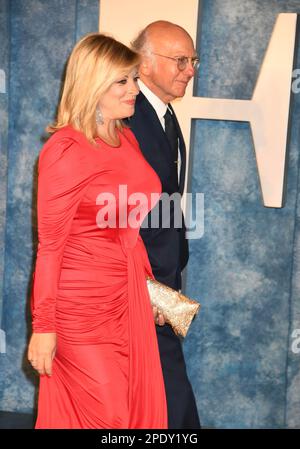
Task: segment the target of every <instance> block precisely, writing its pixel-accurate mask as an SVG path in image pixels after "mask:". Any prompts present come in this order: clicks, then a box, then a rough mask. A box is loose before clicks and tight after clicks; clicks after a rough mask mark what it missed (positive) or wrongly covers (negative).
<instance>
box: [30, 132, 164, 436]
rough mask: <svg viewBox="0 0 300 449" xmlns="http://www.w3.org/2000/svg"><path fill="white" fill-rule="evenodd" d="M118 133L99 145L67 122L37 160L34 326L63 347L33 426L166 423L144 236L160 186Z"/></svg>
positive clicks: (44, 380)
mask: <svg viewBox="0 0 300 449" xmlns="http://www.w3.org/2000/svg"><path fill="white" fill-rule="evenodd" d="M119 136H120V140H121V145H120V147H117V148H114V147H110V146H109V145H107V144H106V143H104V142H103V141H100V140H99V141H98V143H99V147H94V146H93V145H91V144H90V143H89V142H88V141H87V139H86V138H85V136H84V135H83V134H82V133H80V132H78V131H75V130H74V129H73V128H72V127H69V126H68V127H66V128H63V129H61V130H59V131H57V132H56V133H55V134H54V135H52V137H51V138H50V139H49V140H48V142H47V143H46V145H45V146H44V148H43V150H42V152H41V155H40V159H39V187H38V230H39V246H38V253H37V261H36V269H35V280H34V288H33V295H32V315H33V330H34V331H35V332H56V333H57V351H56V355H55V358H54V361H53V374H52V376H51V377H47V376H41V377H40V389H39V403H38V417H37V422H36V428H68V429H70V428H85V429H86V428H97V429H100V428H109V429H113V428H124V429H125V428H129V429H130V428H131V429H134V428H146V429H147V428H166V427H167V409H166V399H165V390H164V383H163V377H162V371H161V365H160V358H159V352H158V345H157V339H156V332H155V325H154V320H153V314H152V308H151V305H150V301H149V295H148V291H147V286H146V280H145V277H146V274H150V275H151V267H150V264H149V260H148V256H147V253H146V250H145V247H144V244H143V241H142V239H141V237H140V236H139V227H140V225H141V222H142V221H143V219H144V217H145V216H146V215H147V213H148V212H149V210H150V209H151V208H152V207H153V206H154V203H153V201H152V204H151V202H150V196H151V193H155V192H156V199H157V198H158V197H159V193H160V190H161V185H160V181H159V179H158V177H157V175H156V174H155V172H154V171H153V170H152V168H151V167H150V165H149V164H148V163H147V162H146V161H145V159H144V157H143V156H142V153H141V151H140V149H139V146H138V143H137V141H136V140H135V137H134V136H133V134H132V132H131V131H130V130H129V129H123V130H122V131H119ZM126 190H127V195H126V194H125V193H126ZM137 192H139V193H138V196H139V197H141V195H142V200H143V198H144V200H145V199H146V201H144V200H143V201H136V198H137V197H136V195H137ZM119 197H120V198H119ZM121 197H122V198H121ZM124 198H125V200H124ZM127 198H129V200H127ZM114 200H115V201H114ZM119 200H120V201H119ZM124 201H125V203H124ZM124 204H125V206H124ZM138 204H139V207H138V208H137V205H138ZM115 206H116V207H115ZM107 222H109V227H107V226H105V225H106V224H107Z"/></svg>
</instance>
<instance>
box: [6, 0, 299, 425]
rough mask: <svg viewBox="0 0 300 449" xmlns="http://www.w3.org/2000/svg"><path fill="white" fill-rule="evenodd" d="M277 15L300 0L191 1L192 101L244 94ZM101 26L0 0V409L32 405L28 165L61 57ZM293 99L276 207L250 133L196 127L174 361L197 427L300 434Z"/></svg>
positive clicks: (39, 5)
mask: <svg viewBox="0 0 300 449" xmlns="http://www.w3.org/2000/svg"><path fill="white" fill-rule="evenodd" d="M100 6H101V5H100ZM280 12H300V0H285V1H283V0H265V1H263V2H262V1H260V0H204V1H202V2H200V9H199V35H198V42H197V45H198V50H199V53H200V56H201V62H202V64H201V68H200V71H199V75H198V76H199V78H198V82H197V94H198V95H202V96H207V97H223V98H239V99H247V98H251V96H252V91H253V88H254V85H255V82H256V79H257V76H258V73H259V69H260V64H261V62H262V59H263V56H264V52H265V50H266V47H267V44H268V41H269V38H270V35H271V32H272V29H273V26H274V23H275V20H276V16H277V14H278V13H280ZM98 17H99V3H98V1H97V0H53V1H51V2H48V1H47V0H26V1H24V0H23V1H22V0H11V1H8V0H0V42H1V44H0V125H1V128H0V242H1V248H0V282H2V284H1V285H0V319H1V329H2V330H3V331H5V335H6V351H5V352H3V353H0V410H7V411H20V412H31V411H32V409H33V408H34V404H35V391H36V388H35V386H36V378H35V377H34V376H33V375H32V371H31V369H30V367H29V366H28V364H27V362H26V357H25V356H26V353H25V351H26V341H27V338H28V335H29V327H28V297H29V291H30V286H31V282H30V279H31V274H32V266H33V262H34V256H35V247H36V216H35V196H36V161H37V157H38V154H39V151H40V147H41V145H42V141H41V138H42V135H43V130H44V127H45V126H46V124H47V123H48V122H49V121H51V119H52V117H53V114H54V112H55V107H56V104H57V99H58V95H59V88H60V81H61V76H62V72H63V69H64V64H65V61H66V58H67V55H68V53H69V51H70V50H71V48H72V47H73V45H74V43H75V41H76V40H77V39H78V38H79V37H80V36H81V35H82V34H85V33H86V32H89V31H96V30H97V29H98ZM299 63H300V59H299V57H298V56H297V61H296V67H298V66H299ZM4 75H5V80H6V83H4V79H3V78H4ZM299 95H300V94H295V95H294V102H293V107H292V111H291V125H292V127H291V138H290V144H289V159H288V183H287V195H286V204H285V207H284V208H282V209H279V210H276V209H270V208H264V207H263V206H262V200H261V193H260V188H259V181H258V176H257V169H256V162H255V157H254V151H253V145H252V138H251V132H250V128H249V125H248V124H247V123H236V122H235V123H233V122H221V121H208V120H197V121H195V123H194V137H193V140H192V151H193V166H192V177H191V189H192V191H193V192H203V193H204V196H205V200H204V201H205V232H204V235H203V237H202V238H201V239H200V240H192V241H191V244H190V247H191V257H190V262H189V266H188V270H187V285H186V291H187V293H188V294H189V295H190V296H192V297H195V298H199V299H200V301H201V302H202V310H201V312H200V314H199V316H198V317H197V319H196V320H195V321H194V323H193V324H192V327H191V329H190V332H189V334H188V337H187V339H186V341H185V343H184V351H185V354H186V359H187V364H188V371H189V375H190V378H191V381H192V384H193V387H194V390H195V394H196V398H197V403H198V407H199V412H200V416H201V420H202V424H203V425H204V426H209V427H217V428H229V427H235V428H237V427H241V428H253V427H254V428H259V427H300V369H299V368H300V354H294V353H293V352H292V351H291V343H292V339H291V336H292V332H293V330H294V329H297V328H299V329H300V301H299V292H300V228H299V226H300V225H299V218H300V217H299V215H300V199H299V191H300V186H298V178H299V176H298V175H299V148H300V139H299V137H300V136H299V118H300V99H299ZM0 335H1V334H0ZM0 348H1V346H0ZM2 349H3V341H2ZM3 350H4V349H3Z"/></svg>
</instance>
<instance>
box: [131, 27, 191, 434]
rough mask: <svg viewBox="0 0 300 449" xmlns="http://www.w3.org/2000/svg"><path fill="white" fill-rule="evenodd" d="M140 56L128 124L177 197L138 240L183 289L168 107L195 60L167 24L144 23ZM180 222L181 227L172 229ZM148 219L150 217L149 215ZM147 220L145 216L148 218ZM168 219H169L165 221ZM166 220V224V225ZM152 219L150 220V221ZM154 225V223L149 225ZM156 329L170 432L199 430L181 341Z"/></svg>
mask: <svg viewBox="0 0 300 449" xmlns="http://www.w3.org/2000/svg"><path fill="white" fill-rule="evenodd" d="M132 46H133V48H134V49H135V50H136V51H137V52H139V53H140V54H141V66H140V71H139V75H140V83H139V84H140V89H141V92H140V94H139V95H138V97H137V100H136V109H135V114H134V115H133V116H132V117H131V118H130V120H129V126H130V128H131V129H132V131H133V132H134V134H135V136H136V138H137V140H138V142H139V144H140V147H141V149H142V152H143V154H144V156H145V158H146V159H147V161H148V162H149V164H150V165H151V166H152V167H153V169H154V170H155V171H156V173H157V174H158V176H159V178H160V180H161V183H162V192H163V193H164V194H168V195H173V194H175V197H176V194H177V202H176V198H175V202H172V201H171V202H170V212H169V214H168V215H169V216H168V217H166V216H165V215H164V214H163V207H164V206H163V202H162V201H160V203H159V204H158V205H157V207H156V208H155V209H154V211H153V212H154V213H155V212H157V211H158V215H159V224H158V227H157V223H156V227H153V226H152V227H151V225H150V222H149V223H148V224H149V225H150V226H148V227H147V226H144V227H142V229H141V236H142V238H143V240H144V243H145V246H146V248H147V251H148V255H149V260H150V263H151V266H152V270H153V274H154V276H155V278H156V279H157V280H158V281H160V282H162V283H164V284H166V285H169V286H170V287H172V288H175V289H177V290H179V289H181V272H182V270H183V268H184V267H185V266H186V264H187V261H188V243H187V240H186V236H185V225H184V220H183V215H182V211H181V206H180V198H181V195H182V193H183V189H184V181H185V169H186V150H185V144H184V140H183V136H182V133H181V131H180V127H179V124H178V121H177V119H176V116H175V113H174V111H173V109H172V106H171V105H170V104H169V103H170V102H171V101H172V100H174V99H175V98H179V97H182V96H183V95H184V94H185V90H186V86H187V84H188V82H189V81H190V79H191V78H192V77H193V76H194V72H195V69H196V68H197V67H196V66H197V65H198V58H197V55H196V52H195V48H194V44H193V41H192V39H191V37H190V36H189V34H188V33H187V32H186V31H185V30H184V29H183V28H181V27H180V26H178V25H175V24H172V23H170V22H166V21H157V22H153V23H151V24H150V25H148V26H147V27H146V28H145V29H144V30H143V31H142V32H141V33H140V34H139V36H138V37H137V38H136V39H135V41H134V42H133V43H132ZM178 210H179V215H180V217H179V218H182V226H181V227H178V226H176V222H178ZM150 215H151V214H150ZM148 218H149V217H148ZM166 218H167V219H166ZM168 220H170V223H167V221H168ZM150 221H151V220H150ZM152 224H153V223H152ZM157 323H158V324H160V325H159V326H156V329H157V336H158V344H159V350H160V357H161V364H162V369H163V375H164V380H165V387H166V395H167V403H168V418H169V428H173V429H188V428H194V429H196V428H199V427H200V423H199V418H198V413H197V408H196V403H195V398H194V394H193V391H192V388H191V385H190V382H189V379H188V377H187V373H186V366H185V361H184V356H183V352H182V347H181V342H180V340H179V338H178V337H177V336H176V335H175V334H174V332H173V330H172V328H171V327H170V326H169V325H167V324H165V325H163V324H164V319H163V316H162V315H159V316H158V319H157Z"/></svg>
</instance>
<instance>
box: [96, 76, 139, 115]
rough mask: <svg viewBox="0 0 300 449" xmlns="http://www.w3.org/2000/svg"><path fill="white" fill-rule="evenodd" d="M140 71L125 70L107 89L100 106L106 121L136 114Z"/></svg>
mask: <svg viewBox="0 0 300 449" xmlns="http://www.w3.org/2000/svg"><path fill="white" fill-rule="evenodd" d="M137 80H138V71H137V69H136V68H135V69H133V70H132V71H131V72H129V73H128V72H127V73H126V72H124V73H121V74H120V77H119V78H118V79H117V80H116V81H115V82H114V83H113V84H112V85H111V86H110V87H109V88H108V89H107V91H106V92H105V93H104V94H103V95H102V97H101V99H100V100H99V103H98V106H99V108H100V110H101V113H102V116H103V119H104V121H107V120H116V119H123V118H126V117H130V116H131V115H133V114H134V105H135V99H136V96H137V94H138V93H139V86H138V83H137Z"/></svg>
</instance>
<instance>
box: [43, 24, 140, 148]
mask: <svg viewBox="0 0 300 449" xmlns="http://www.w3.org/2000/svg"><path fill="white" fill-rule="evenodd" d="M139 61H140V59H139V55H138V54H137V53H136V52H134V51H132V50H131V49H130V48H128V47H126V45H124V44H122V43H121V42H118V41H117V40H115V39H113V38H112V37H110V36H106V35H104V34H100V33H91V34H88V35H86V36H84V37H83V38H82V39H81V40H80V41H79V42H77V44H76V45H75V47H74V49H73V51H72V53H71V55H70V57H69V60H68V63H67V68H66V74H65V81H64V86H63V90H62V95H61V100H60V103H59V107H58V113H57V118H56V121H55V122H54V123H52V124H50V125H48V127H47V128H46V131H47V132H49V133H54V132H55V131H57V130H59V129H61V128H63V127H64V126H67V125H72V127H73V128H74V129H76V130H78V131H81V132H83V133H84V134H85V136H86V137H87V139H88V140H89V141H90V142H91V143H95V140H94V139H95V137H96V130H97V127H96V106H97V103H98V102H99V99H100V97H101V95H102V94H104V93H105V92H106V91H107V89H108V88H109V87H110V86H111V85H112V83H113V82H115V81H116V80H118V78H119V77H120V76H121V75H122V74H123V73H124V72H125V73H126V72H130V71H131V70H133V69H134V68H135V67H138V65H139ZM122 76H123V75H122ZM116 125H117V127H118V128H120V129H121V128H122V127H123V126H124V125H123V123H122V121H121V120H117V121H116Z"/></svg>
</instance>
